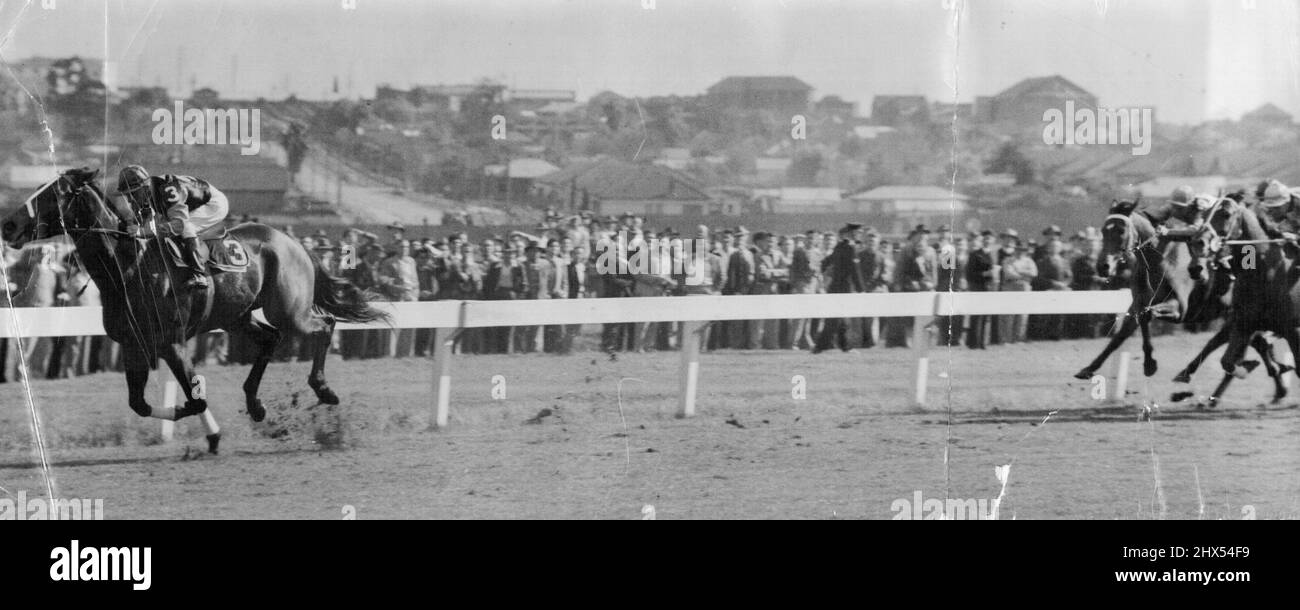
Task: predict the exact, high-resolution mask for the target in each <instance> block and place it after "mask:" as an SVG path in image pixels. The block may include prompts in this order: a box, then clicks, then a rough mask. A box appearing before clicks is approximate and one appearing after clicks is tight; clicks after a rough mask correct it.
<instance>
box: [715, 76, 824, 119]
mask: <svg viewBox="0 0 1300 610" xmlns="http://www.w3.org/2000/svg"><path fill="white" fill-rule="evenodd" d="M811 94H812V87H810V86H809V85H808V83H805V82H803V81H801V80H799V79H797V78H795V77H793V76H728V77H727V78H724V79H722V80H720V81H718V82H717V83H716V84H714V85H713V86H712V87H709V90H708V93H707V94H706V95H707V96H708V98H709V101H710V103H712V104H716V105H719V106H722V107H724V108H732V109H739V110H772V111H775V112H788V113H791V114H794V113H799V112H804V111H806V110H807V109H808V101H809V96H810V95H811Z"/></svg>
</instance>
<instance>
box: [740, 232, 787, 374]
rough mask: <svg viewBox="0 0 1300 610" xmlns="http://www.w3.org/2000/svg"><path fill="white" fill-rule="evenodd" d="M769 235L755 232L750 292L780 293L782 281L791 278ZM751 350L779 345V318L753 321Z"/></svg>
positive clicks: (750, 334) (785, 262)
mask: <svg viewBox="0 0 1300 610" xmlns="http://www.w3.org/2000/svg"><path fill="white" fill-rule="evenodd" d="M773 241H774V240H773V239H772V234H771V233H768V232H766V231H759V232H758V233H755V234H754V248H755V250H754V281H753V284H752V285H751V287H750V290H749V293H750V294H781V288H780V286H781V283H782V282H784V281H787V280H789V278H790V264H789V262H787V261H786V260H785V256H783V255H782V254H781V251H780V250H777V249H776V248H775V247H773ZM749 328H750V330H749V341H750V345H749V348H750V349H776V348H777V347H778V346H779V344H780V341H779V340H780V334H781V330H780V329H781V321H780V320H752V321H751V322H750V327H749Z"/></svg>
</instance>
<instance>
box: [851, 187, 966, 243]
mask: <svg viewBox="0 0 1300 610" xmlns="http://www.w3.org/2000/svg"><path fill="white" fill-rule="evenodd" d="M969 201H970V197H967V196H965V195H962V194H960V193H953V192H951V191H949V190H948V189H946V188H941V187H937V186H881V187H876V188H873V189H871V190H869V191H865V192H862V193H857V194H855V195H850V196H849V197H848V198H847V199H846V202H845V205H844V206H843V207H842V208H841V209H842V211H845V212H853V213H857V214H861V215H862V216H863V220H864V221H866V222H867V223H868V224H870V225H872V226H875V227H877V228H880V229H881V230H882V231H884V232H886V233H890V234H904V235H905V234H907V232H908V231H910V230H911V229H912V228H913V227H915V226H916V225H919V224H924V225H926V226H928V227H930V229H931V230H933V229H934V228H935V227H937V226H939V225H945V224H947V225H954V226H964V222H965V220H967V219H968V218H969V217H971V216H972V215H973V214H972V212H971V206H970V203H969ZM954 217H955V222H954Z"/></svg>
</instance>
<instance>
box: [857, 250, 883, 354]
mask: <svg viewBox="0 0 1300 610" xmlns="http://www.w3.org/2000/svg"><path fill="white" fill-rule="evenodd" d="M884 265H885V261H884V258H883V257H882V256H881V255H880V235H879V234H877V233H876V231H875V229H870V228H869V229H867V236H866V240H865V242H864V243H863V244H862V251H861V252H858V270H859V272H860V273H861V274H862V291H863V292H877V291H878V288H880V277H881V275H882V274H883V273H884ZM861 323H862V347H875V346H876V328H875V327H876V319H875V318H861Z"/></svg>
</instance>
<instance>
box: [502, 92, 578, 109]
mask: <svg viewBox="0 0 1300 610" xmlns="http://www.w3.org/2000/svg"><path fill="white" fill-rule="evenodd" d="M577 100H578V94H577V93H575V92H573V91H570V90H567V89H512V90H511V91H510V93H509V94H508V95H507V96H506V101H507V102H508V103H509V104H510V107H511V108H513V109H515V110H537V109H539V108H543V107H545V106H547V105H549V104H554V103H560V104H573V103H575V102H577ZM575 105H576V104H575Z"/></svg>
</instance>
